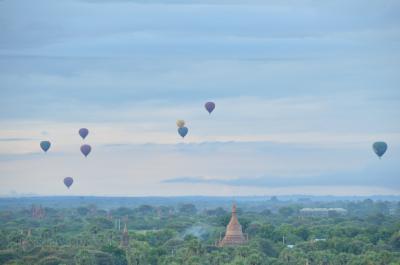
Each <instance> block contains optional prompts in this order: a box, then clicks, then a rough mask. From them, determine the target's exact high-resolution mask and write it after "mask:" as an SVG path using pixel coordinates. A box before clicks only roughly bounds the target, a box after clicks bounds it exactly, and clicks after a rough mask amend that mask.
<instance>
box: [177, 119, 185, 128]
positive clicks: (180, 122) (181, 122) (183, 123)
mask: <svg viewBox="0 0 400 265" xmlns="http://www.w3.org/2000/svg"><path fill="white" fill-rule="evenodd" d="M176 125H177V126H178V127H179V128H182V127H183V126H185V121H184V120H177V121H176Z"/></svg>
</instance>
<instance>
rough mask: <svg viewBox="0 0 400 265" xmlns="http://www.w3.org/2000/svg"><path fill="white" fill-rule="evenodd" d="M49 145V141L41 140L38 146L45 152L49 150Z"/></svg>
mask: <svg viewBox="0 0 400 265" xmlns="http://www.w3.org/2000/svg"><path fill="white" fill-rule="evenodd" d="M50 146H51V143H50V142H49V141H41V142H40V147H41V148H42V150H43V151H45V152H47V150H49V148H50Z"/></svg>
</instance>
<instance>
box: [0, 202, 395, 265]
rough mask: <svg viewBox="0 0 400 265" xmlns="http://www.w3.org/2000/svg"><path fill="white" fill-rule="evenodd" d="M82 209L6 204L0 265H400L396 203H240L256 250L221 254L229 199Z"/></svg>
mask: <svg viewBox="0 0 400 265" xmlns="http://www.w3.org/2000/svg"><path fill="white" fill-rule="evenodd" d="M2 200H10V199H2ZM59 200H60V201H61V202H62V201H63V200H66V199H65V198H64V199H62V198H61V199H60V198H59ZM78 200H80V203H75V204H70V207H65V205H64V204H62V203H61V205H62V206H63V207H57V206H55V205H54V204H52V206H49V205H50V204H49V203H46V199H43V200H42V201H40V200H39V199H35V200H32V202H34V204H33V203H31V204H28V203H29V200H28V199H22V200H21V201H20V204H16V205H14V206H15V207H12V208H10V207H9V208H7V207H4V206H5V205H6V204H5V203H4V201H3V202H2V206H3V207H2V210H1V211H0V224H1V235H0V249H1V250H0V264H8V265H10V264H14V265H17V264H46V265H50V264H54V265H56V264H57V265H60V264H68V265H69V264H116V265H117V264H118V265H123V264H129V265H132V264H136V265H137V264H145V265H146V264H165V265H167V264H168V265H171V264H187V265H190V264H210V265H217V264H243V265H247V264H248V265H261V264H276V265H278V264H282V265H283V264H296V265H297V264H309V265H311V264H335V265H336V264H337V265H341V264H354V265H355V264H359V265H361V264H363V265H364V264H371V265H372V264H373V265H379V264H382V265H384V264H385V265H386V264H390V265H395V264H400V218H399V217H400V202H398V201H378V200H371V199H364V200H358V201H353V200H330V201H322V200H321V201H318V200H316V198H312V199H310V198H300V199H297V200H282V199H281V198H276V197H272V198H270V199H263V200H262V199H257V200H253V201H252V200H238V202H237V205H238V210H237V213H238V217H239V222H240V223H241V225H242V229H243V232H244V233H246V234H247V235H248V237H249V241H248V243H247V244H244V245H240V246H236V247H223V248H221V247H216V242H217V241H218V240H219V239H220V236H221V235H222V236H223V234H224V232H225V227H226V225H227V224H228V222H229V220H230V216H231V213H230V207H229V205H228V204H227V202H228V200H222V199H219V200H218V199H215V200H214V199H213V198H208V200H207V198H203V199H202V200H197V201H196V200H194V201H192V202H190V200H189V199H182V200H179V199H176V200H172V199H166V200H165V202H166V203H165V204H163V203H162V200H154V199H149V202H150V203H148V204H145V203H142V202H143V201H141V200H139V202H140V203H141V204H137V205H136V204H133V205H134V206H132V207H129V206H127V205H124V206H123V207H110V205H114V204H113V202H112V200H111V199H108V200H107V199H103V200H99V201H98V203H97V204H96V203H95V202H96V200H95V199H94V198H92V199H91V200H88V201H86V200H85V199H84V198H83V199H82V198H80V199H78ZM8 202H9V201H8ZM40 202H42V203H41V204H38V203H40ZM155 202H156V203H155ZM230 202H232V201H230ZM304 208H311V209H317V208H319V209H328V208H329V209H334V208H343V209H344V210H346V211H345V212H337V211H335V210H327V211H326V212H323V211H322V212H321V211H315V212H312V213H309V212H308V213H306V214H305V213H304V211H302V209H304ZM125 225H126V228H127V231H126V235H125V236H127V238H128V239H127V240H128V241H127V242H125V243H127V244H125V243H124V228H125ZM125 239H126V238H125Z"/></svg>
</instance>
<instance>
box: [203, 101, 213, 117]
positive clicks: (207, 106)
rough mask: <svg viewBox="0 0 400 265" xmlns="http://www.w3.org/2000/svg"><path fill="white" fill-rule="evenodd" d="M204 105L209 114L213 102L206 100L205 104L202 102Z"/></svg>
mask: <svg viewBox="0 0 400 265" xmlns="http://www.w3.org/2000/svg"><path fill="white" fill-rule="evenodd" d="M204 107H205V108H206V110H207V111H208V113H209V114H211V112H212V111H213V110H214V109H215V103H214V102H211V101H209V102H207V103H206V104H204Z"/></svg>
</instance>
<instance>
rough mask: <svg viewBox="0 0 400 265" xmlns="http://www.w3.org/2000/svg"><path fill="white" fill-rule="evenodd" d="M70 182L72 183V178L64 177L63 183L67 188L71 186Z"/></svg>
mask: <svg viewBox="0 0 400 265" xmlns="http://www.w3.org/2000/svg"><path fill="white" fill-rule="evenodd" d="M72 183H74V179H73V178H71V177H66V178H64V184H65V186H67V188H68V189H69V187H71V185H72Z"/></svg>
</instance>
